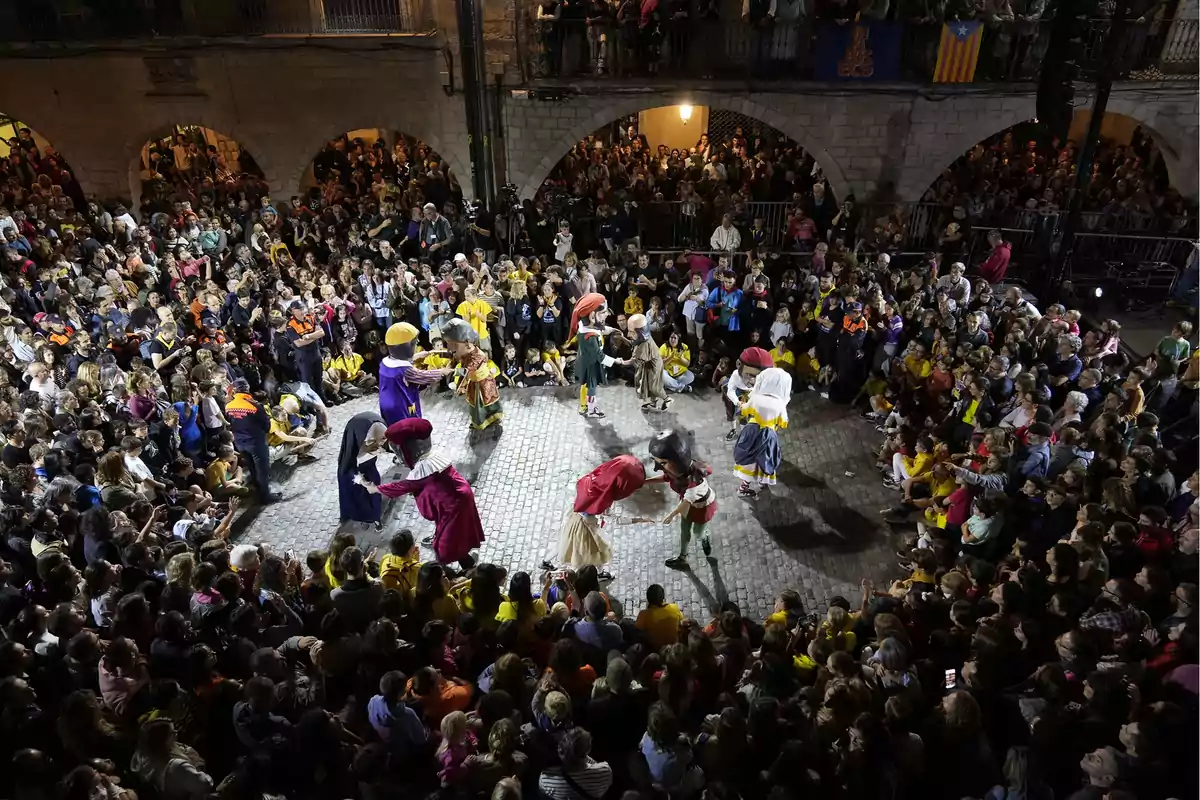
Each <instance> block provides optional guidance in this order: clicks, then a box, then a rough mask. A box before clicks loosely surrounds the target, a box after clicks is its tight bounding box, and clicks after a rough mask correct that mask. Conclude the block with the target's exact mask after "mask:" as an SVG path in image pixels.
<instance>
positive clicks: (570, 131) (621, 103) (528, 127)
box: [509, 92, 849, 198]
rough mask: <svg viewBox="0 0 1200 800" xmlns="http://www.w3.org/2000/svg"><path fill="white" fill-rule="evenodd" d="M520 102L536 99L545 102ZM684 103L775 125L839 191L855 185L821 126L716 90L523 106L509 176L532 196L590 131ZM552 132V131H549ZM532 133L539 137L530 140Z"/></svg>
mask: <svg viewBox="0 0 1200 800" xmlns="http://www.w3.org/2000/svg"><path fill="white" fill-rule="evenodd" d="M520 102H521V103H523V104H533V103H538V102H539V101H536V100H524V101H520ZM684 102H687V103H691V104H693V105H697V106H708V107H710V108H715V109H718V110H723V111H736V112H738V113H740V114H744V115H746V116H747V117H752V118H754V119H757V120H759V121H760V122H763V123H765V124H767V125H770V126H771V127H772V128H775V129H776V130H778V131H779V132H780V133H782V134H783V135H785V136H787V137H788V138H790V139H792V140H793V141H795V142H796V143H798V144H799V145H800V146H801V147H803V148H804V150H805V152H807V153H808V154H809V155H811V156H812V157H813V158H814V159H815V160H816V162H817V163H818V164H819V165H820V166H821V170H822V172H823V173H824V174H825V177H826V179H827V180H828V181H829V185H830V187H831V188H832V189H833V192H834V194H835V196H837V197H846V196H847V195H848V194H849V184H848V182H847V181H846V178H845V175H844V174H843V172H842V169H841V166H840V165H839V164H838V162H837V161H836V159H834V158H833V156H831V155H830V153H829V150H828V148H827V144H828V143H827V140H826V139H825V138H824V136H823V134H822V133H821V132H820V131H819V130H817V129H815V128H813V127H810V126H807V125H799V124H797V123H796V122H795V120H793V119H791V118H790V117H788V116H786V115H785V114H782V113H779V112H778V111H775V110H774V109H773V108H772V105H774V104H773V103H772V102H771V100H770V98H769V97H766V96H762V95H750V96H748V97H743V96H734V95H731V94H718V93H710V92H688V93H681V94H672V95H667V94H663V93H655V94H637V95H633V96H627V97H620V98H617V99H615V100H614V98H612V97H586V98H579V99H576V100H574V101H571V102H569V103H568V104H565V106H566V108H569V109H570V111H569V112H567V114H564V113H562V112H563V111H565V110H566V108H564V109H561V110H560V109H557V108H554V107H553V106H551V107H550V108H548V109H546V108H539V107H537V106H533V107H532V108H525V109H522V110H521V111H519V112H517V113H518V114H520V115H522V116H524V117H525V119H523V120H522V122H523V123H524V124H522V125H519V126H518V128H517V130H516V131H515V135H510V137H509V141H510V143H511V144H510V151H509V164H510V168H509V178H510V180H511V181H512V182H513V183H515V184H516V185H517V187H518V189H519V191H520V196H521V197H522V198H531V197H533V195H534V194H535V193H536V192H537V190H538V187H540V186H541V185H542V182H543V181H544V180H545V179H546V176H547V175H549V174H550V171H551V170H552V169H553V168H554V166H555V165H556V164H557V163H558V162H559V160H560V159H562V157H563V156H565V155H566V154H567V152H568V151H570V149H571V148H572V147H574V146H575V145H576V144H578V143H579V142H580V141H581V140H582V139H584V138H586V137H587V136H588V135H589V134H592V133H594V132H596V131H597V130H599V129H600V128H602V127H603V126H605V125H607V124H609V123H611V122H613V121H614V120H617V119H620V118H621V117H626V116H629V115H630V114H636V113H638V112H641V111H648V110H649V109H652V108H661V107H663V106H674V105H678V104H680V103H684ZM546 105H549V104H548V103H547V104H546ZM556 112H557V113H556ZM545 114H548V115H549V116H550V119H549V120H545V122H546V123H550V124H548V125H547V126H546V127H542V121H541V120H539V119H538V117H539V116H542V115H545ZM568 114H569V117H570V119H569V120H568ZM510 116H512V115H511V114H510ZM560 119H561V121H560ZM539 128H540V130H539ZM524 132H529V133H531V134H534V135H533V136H532V137H529V138H527V137H526V136H524V135H522V134H523V133H524ZM547 132H548V133H549V135H546V134H547ZM538 134H541V135H540V136H539V135H538ZM530 138H532V139H533V141H530ZM516 148H519V149H516Z"/></svg>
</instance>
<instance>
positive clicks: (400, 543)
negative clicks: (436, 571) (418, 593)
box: [379, 528, 421, 599]
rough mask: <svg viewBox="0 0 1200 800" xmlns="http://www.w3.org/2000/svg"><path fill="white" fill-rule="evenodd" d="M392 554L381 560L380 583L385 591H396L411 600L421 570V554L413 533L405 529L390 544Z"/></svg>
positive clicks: (387, 554) (389, 553)
mask: <svg viewBox="0 0 1200 800" xmlns="http://www.w3.org/2000/svg"><path fill="white" fill-rule="evenodd" d="M388 549H389V550H390V552H388V553H386V554H385V555H384V556H383V558H382V559H380V560H379V583H380V584H382V585H383V588H384V589H394V590H396V591H397V592H399V593H400V595H401V596H402V597H404V598H406V599H411V598H412V596H413V592H414V591H415V590H416V588H417V573H418V572H419V571H420V569H421V552H420V549H419V548H418V547H417V541H416V539H415V537H414V536H413V532H412V531H410V530H408V529H407V528H405V529H404V530H402V531H400V532H399V533H397V534H396V535H395V536H393V537H392V540H391V542H389V543H388Z"/></svg>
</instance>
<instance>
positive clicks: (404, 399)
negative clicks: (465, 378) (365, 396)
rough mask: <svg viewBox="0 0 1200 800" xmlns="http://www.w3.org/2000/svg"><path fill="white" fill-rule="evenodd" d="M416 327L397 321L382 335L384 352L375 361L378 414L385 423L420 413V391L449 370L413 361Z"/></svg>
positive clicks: (435, 381) (390, 423) (393, 422)
mask: <svg viewBox="0 0 1200 800" xmlns="http://www.w3.org/2000/svg"><path fill="white" fill-rule="evenodd" d="M416 340H417V329H416V328H414V327H413V326H412V325H410V324H408V323H407V322H397V323H396V324H395V325H393V326H392V327H390V328H388V330H387V334H386V335H385V336H384V344H386V345H387V348H388V355H387V357H386V358H384V359H383V361H381V362H380V364H379V415H380V416H381V417H383V421H384V422H385V423H387V424H388V425H392V424H395V423H397V422H399V421H400V420H402V419H410V418H412V417H420V416H421V390H422V389H424V388H425V387H426V386H429V385H430V384H434V383H437V382H438V381H439V380H441V379H442V378H443V377H444V376H445V375H446V374H447V373H448V372H449V370H445V369H420V368H418V367H416V366H415V365H414V364H413V361H412V358H413V346H414V344H415V342H416Z"/></svg>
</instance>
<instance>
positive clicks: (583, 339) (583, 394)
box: [570, 292, 616, 417]
mask: <svg viewBox="0 0 1200 800" xmlns="http://www.w3.org/2000/svg"><path fill="white" fill-rule="evenodd" d="M607 318H608V303H607V301H606V300H605V299H604V295H602V294H599V293H597V292H591V293H590V294H585V295H584V296H583V297H581V298H579V300H578V301H576V303H575V310H574V311H572V312H571V333H570V336H574V337H575V345H576V348H577V353H578V355H577V356H576V359H575V375H576V376H577V377H578V378H579V382H580V384H581V385H580V387H579V413H580V414H586V415H587V416H589V417H603V416H604V412H603V411H601V410H600V409H599V408H598V407H597V404H596V387H597V386H599V385H600V384H602V383H604V382H605V381H606V380H607V374H606V372H605V369H606V368H607V367H610V366H612V365H613V364H614V363H616V359H614V358H612V357H611V356H606V355H605V354H604V337H605V336H607V335H609V334H611V333H615V332H616V329H615V328H610V327H608V326H607V325H605V324H604V322H605V320H606V319H607Z"/></svg>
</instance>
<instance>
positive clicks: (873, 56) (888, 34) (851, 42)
mask: <svg viewBox="0 0 1200 800" xmlns="http://www.w3.org/2000/svg"><path fill="white" fill-rule="evenodd" d="M901 30H902V27H901V25H900V23H897V22H875V21H871V22H851V23H847V24H845V25H838V24H836V23H833V22H823V23H821V24H820V26H819V27H818V28H817V53H816V56H817V57H816V61H815V75H814V77H815V78H816V79H817V80H819V81H892V80H896V79H897V78H899V77H900V33H901Z"/></svg>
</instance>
